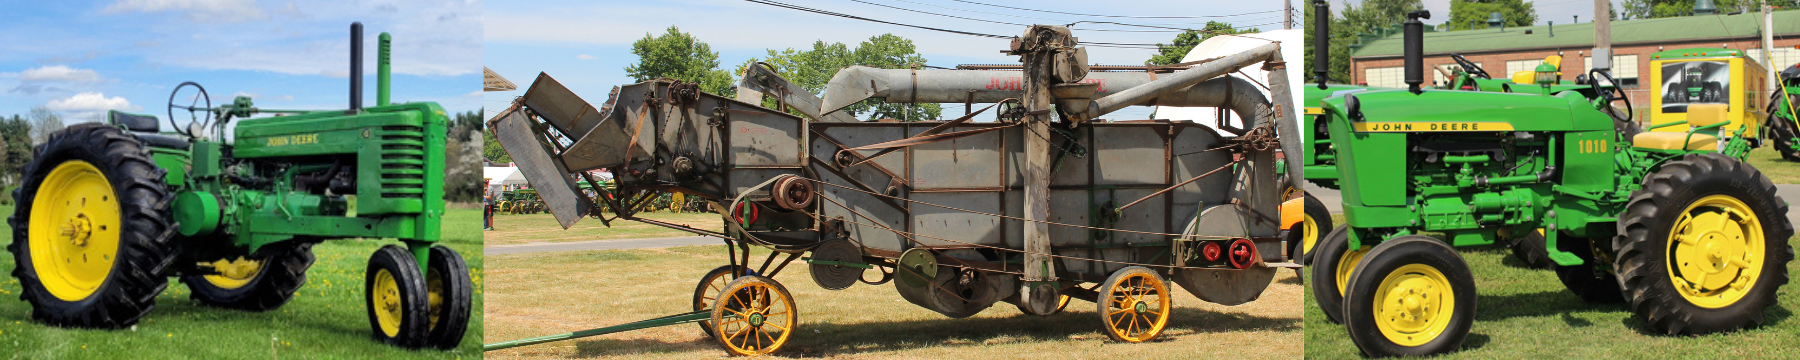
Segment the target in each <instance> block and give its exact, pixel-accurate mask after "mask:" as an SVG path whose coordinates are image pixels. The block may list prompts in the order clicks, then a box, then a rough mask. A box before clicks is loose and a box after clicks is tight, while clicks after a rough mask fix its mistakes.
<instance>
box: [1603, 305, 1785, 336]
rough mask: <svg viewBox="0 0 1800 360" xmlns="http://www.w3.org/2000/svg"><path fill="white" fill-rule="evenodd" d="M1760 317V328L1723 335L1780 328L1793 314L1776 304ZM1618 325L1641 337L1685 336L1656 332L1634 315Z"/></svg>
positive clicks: (1620, 321)
mask: <svg viewBox="0 0 1800 360" xmlns="http://www.w3.org/2000/svg"><path fill="white" fill-rule="evenodd" d="M1762 316H1763V319H1762V320H1763V323H1762V325H1761V326H1758V327H1755V328H1750V329H1740V330H1734V331H1726V332H1724V333H1727V334H1729V333H1733V332H1740V331H1760V330H1761V329H1770V328H1776V327H1780V325H1781V323H1783V322H1786V321H1787V319H1788V318H1789V317H1793V316H1794V313H1793V312H1792V311H1789V310H1788V309H1787V308H1785V307H1782V306H1781V304H1780V303H1776V304H1774V305H1771V306H1769V307H1768V308H1766V309H1763V313H1762ZM1619 323H1620V324H1622V325H1625V327H1628V328H1631V330H1634V331H1637V333H1638V334H1641V335H1646V336H1664V337H1685V336H1680V335H1669V334H1666V333H1663V332H1661V331H1657V330H1656V329H1654V328H1651V327H1650V323H1647V322H1644V319H1643V318H1640V317H1638V316H1636V315H1632V316H1631V317H1627V318H1625V319H1623V320H1619Z"/></svg>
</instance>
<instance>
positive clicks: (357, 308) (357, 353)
mask: <svg viewBox="0 0 1800 360" xmlns="http://www.w3.org/2000/svg"><path fill="white" fill-rule="evenodd" d="M0 214H4V215H10V214H12V207H0ZM480 221H481V212H480V211H478V210H476V209H475V207H473V206H462V207H459V208H452V209H450V210H449V214H447V215H446V216H445V221H444V231H443V234H444V240H445V244H447V245H449V246H450V247H451V248H453V249H455V250H456V251H457V252H458V253H461V254H462V256H463V258H464V260H466V261H467V262H468V264H469V269H470V270H471V271H472V274H471V277H472V278H473V280H474V282H475V299H474V300H475V304H474V306H475V308H474V314H472V317H473V319H472V320H471V321H470V322H469V332H468V335H467V336H465V337H464V338H463V342H462V345H461V346H460V347H459V348H457V349H455V350H452V351H438V350H422V351H408V350H404V349H400V348H395V347H390V346H386V345H382V344H380V343H377V342H375V341H374V340H371V339H370V338H369V320H368V315H366V314H365V313H364V311H365V310H364V306H363V271H364V267H365V266H366V265H367V263H368V258H369V254H371V253H373V252H374V251H375V249H377V248H379V247H380V246H382V245H386V244H397V243H399V241H396V240H383V241H373V240H334V241H326V242H324V243H321V244H319V245H318V246H315V247H313V254H315V255H317V257H318V261H317V262H315V263H314V264H313V266H312V269H311V270H309V271H308V272H307V277H306V279H307V283H306V285H305V286H304V287H301V288H300V291H299V292H298V293H297V294H295V295H294V300H292V301H290V302H289V303H287V304H286V305H284V306H282V307H281V308H280V309H276V310H274V311H269V312H262V313H253V312H244V311H237V310H224V309H217V308H210V307H202V306H199V305H197V304H195V303H194V302H193V301H191V300H189V299H188V295H189V291H188V289H187V286H186V285H182V284H180V283H179V282H177V281H175V280H174V279H171V280H170V285H169V288H168V290H166V291H164V292H163V293H162V295H161V296H159V297H157V300H156V309H155V310H152V311H151V312H150V314H149V315H148V316H145V317H144V319H143V320H142V321H140V322H138V324H137V326H135V327H132V328H130V329H124V330H87V329H65V328H58V327H50V326H45V325H41V324H38V323H35V322H32V321H31V307H30V305H29V304H28V303H26V302H25V301H23V300H20V299H19V293H20V288H19V281H18V279H16V278H13V277H12V276H10V275H7V276H0V358H24V359H56V358H73V359H198V358H221V359H244V358H301V359H310V358H318V359H414V358H428V359H479V358H481V344H482V338H481V336H482V330H481V328H482V314H481V311H482V296H483V293H484V292H485V291H484V289H483V286H482V280H483V279H482V278H483V276H482V267H483V266H482V250H481V231H480V230H481V227H480V225H479V224H480ZM0 234H4V235H0V236H4V237H8V238H10V236H11V234H12V232H11V230H6V231H4V232H0ZM9 242H10V239H8V240H0V244H6V243H9ZM0 253H4V256H0V270H4V271H6V272H7V273H8V274H10V273H11V271H12V269H13V265H14V264H13V257H12V254H11V253H5V252H0Z"/></svg>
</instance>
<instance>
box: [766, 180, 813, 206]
mask: <svg viewBox="0 0 1800 360" xmlns="http://www.w3.org/2000/svg"><path fill="white" fill-rule="evenodd" d="M773 194H774V197H775V205H777V206H781V208H783V209H788V210H806V208H807V207H808V206H812V203H813V187H812V181H809V180H806V179H804V178H801V177H799V176H794V175H788V176H786V177H783V178H781V180H776V181H775V191H774V192H773Z"/></svg>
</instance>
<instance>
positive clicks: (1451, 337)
mask: <svg viewBox="0 0 1800 360" xmlns="http://www.w3.org/2000/svg"><path fill="white" fill-rule="evenodd" d="M1407 264H1424V265H1427V266H1431V267H1433V268H1437V270H1438V271H1440V272H1443V273H1444V278H1445V280H1447V281H1449V282H1450V289H1451V291H1452V292H1454V293H1455V296H1456V299H1455V300H1454V301H1455V303H1456V308H1455V309H1453V310H1452V312H1451V314H1450V316H1451V319H1450V323H1449V324H1448V325H1447V326H1445V327H1444V332H1443V333H1441V334H1439V336H1438V338H1437V339H1433V340H1432V341H1430V342H1427V343H1425V344H1424V345H1420V346H1401V345H1399V344H1395V343H1393V342H1391V341H1388V340H1387V338H1386V336H1383V335H1381V330H1379V329H1377V328H1376V325H1375V319H1374V317H1373V315H1374V314H1373V306H1374V302H1375V301H1378V299H1375V298H1374V297H1375V296H1374V294H1375V290H1376V288H1378V287H1379V286H1380V283H1381V281H1382V280H1384V279H1385V278H1387V276H1388V274H1389V273H1390V272H1392V271H1394V270H1397V269H1399V268H1400V267H1401V266H1403V265H1407ZM1352 274H1353V275H1351V276H1350V278H1351V279H1350V286H1349V289H1347V292H1348V293H1349V294H1351V296H1350V297H1349V299H1347V301H1346V302H1345V303H1344V312H1345V315H1347V317H1346V318H1345V319H1344V320H1345V321H1344V327H1345V328H1348V329H1349V330H1350V340H1351V341H1353V342H1355V343H1356V347H1357V348H1359V349H1362V352H1363V354H1365V355H1368V356H1370V357H1389V356H1430V355H1436V354H1443V353H1448V352H1451V351H1455V350H1456V349H1459V348H1461V347H1462V342H1463V339H1464V338H1466V337H1468V335H1469V329H1470V327H1471V326H1472V325H1473V324H1474V323H1475V306H1476V305H1475V298H1476V297H1477V295H1476V294H1475V276H1474V275H1473V274H1471V273H1470V272H1469V264H1468V263H1466V262H1464V261H1463V259H1462V256H1460V255H1457V253H1456V249H1453V248H1451V247H1450V245H1448V244H1444V242H1442V241H1438V240H1437V239H1433V238H1431V237H1428V236H1423V235H1410V236H1402V237H1398V238H1394V239H1390V240H1388V241H1384V242H1382V243H1381V244H1380V245H1376V246H1375V248H1374V249H1373V250H1370V251H1369V254H1368V255H1366V256H1364V257H1363V261H1362V263H1360V264H1357V265H1356V270H1354V272H1353V273H1352Z"/></svg>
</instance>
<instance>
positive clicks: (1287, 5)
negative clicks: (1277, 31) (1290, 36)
mask: <svg viewBox="0 0 1800 360" xmlns="http://www.w3.org/2000/svg"><path fill="white" fill-rule="evenodd" d="M1281 10H1282V11H1281V28H1282V29H1292V28H1294V0H1282V1H1281Z"/></svg>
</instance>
